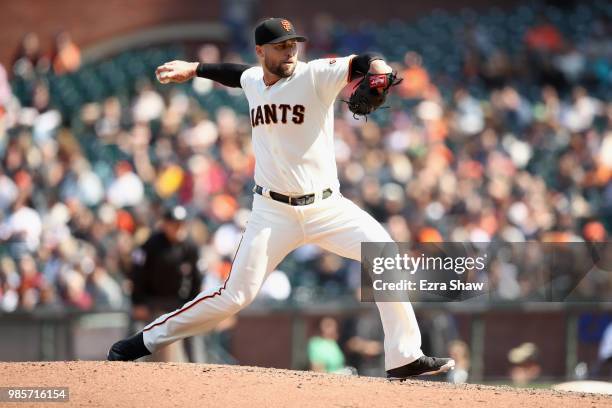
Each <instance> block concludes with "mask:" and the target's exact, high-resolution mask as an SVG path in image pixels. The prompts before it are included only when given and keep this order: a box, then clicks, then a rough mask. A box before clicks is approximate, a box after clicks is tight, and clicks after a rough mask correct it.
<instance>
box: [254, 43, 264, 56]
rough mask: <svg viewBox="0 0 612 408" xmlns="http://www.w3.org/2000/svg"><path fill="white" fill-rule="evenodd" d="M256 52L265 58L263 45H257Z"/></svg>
mask: <svg viewBox="0 0 612 408" xmlns="http://www.w3.org/2000/svg"><path fill="white" fill-rule="evenodd" d="M255 54H257V56H258V57H260V58H263V57H264V48H263V47H262V46H261V45H256V46H255Z"/></svg>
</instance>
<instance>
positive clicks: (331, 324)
mask: <svg viewBox="0 0 612 408" xmlns="http://www.w3.org/2000/svg"><path fill="white" fill-rule="evenodd" d="M318 329H319V334H318V335H316V336H314V337H311V338H310V340H308V361H309V362H310V369H311V370H313V371H323V372H327V373H336V372H342V370H343V369H344V368H345V364H344V354H342V350H341V349H340V346H339V345H338V322H337V321H336V319H334V318H333V317H323V318H322V319H321V320H320V321H319V326H318Z"/></svg>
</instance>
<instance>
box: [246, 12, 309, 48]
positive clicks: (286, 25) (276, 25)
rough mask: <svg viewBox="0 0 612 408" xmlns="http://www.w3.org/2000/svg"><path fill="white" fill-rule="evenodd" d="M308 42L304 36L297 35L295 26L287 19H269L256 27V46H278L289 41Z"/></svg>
mask: <svg viewBox="0 0 612 408" xmlns="http://www.w3.org/2000/svg"><path fill="white" fill-rule="evenodd" d="M294 39H295V40H298V41H299V42H304V41H306V40H307V38H306V37H304V36H302V35H297V34H296V32H295V28H293V24H291V22H290V21H289V20H287V19H286V18H278V17H274V18H268V19H265V20H263V21H262V22H261V23H259V24H258V25H257V27H255V44H256V45H264V44H276V43H280V42H283V41H287V40H294Z"/></svg>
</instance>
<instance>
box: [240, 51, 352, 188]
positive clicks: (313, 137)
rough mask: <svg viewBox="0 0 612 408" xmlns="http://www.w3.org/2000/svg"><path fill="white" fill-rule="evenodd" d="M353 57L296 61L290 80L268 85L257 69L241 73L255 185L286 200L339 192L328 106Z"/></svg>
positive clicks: (331, 113)
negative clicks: (247, 105)
mask: <svg viewBox="0 0 612 408" xmlns="http://www.w3.org/2000/svg"><path fill="white" fill-rule="evenodd" d="M352 58H353V56H352V55H351V56H349V57H344V58H326V59H318V60H313V61H310V62H308V63H305V62H301V61H298V63H297V65H296V67H295V71H294V72H293V75H292V76H290V77H288V78H282V79H280V80H279V81H277V82H276V83H274V84H273V85H271V86H266V85H265V84H264V81H263V69H262V67H260V66H257V67H252V68H249V69H247V70H246V71H244V72H243V73H242V76H241V77H240V84H241V86H242V89H243V90H244V93H245V95H246V97H247V100H248V101H249V110H250V117H251V126H252V132H253V150H254V154H255V182H256V183H257V184H258V185H260V186H262V187H265V188H268V189H270V190H272V191H276V192H279V193H284V194H289V195H301V194H309V193H316V192H319V191H321V190H324V189H326V188H328V187H330V188H332V189H333V190H336V191H337V190H338V188H339V182H338V172H337V169H336V156H335V151H334V108H333V106H334V101H335V99H336V96H337V95H338V93H339V92H340V91H341V90H342V88H344V87H345V86H346V85H347V83H348V79H349V73H350V64H351V60H352Z"/></svg>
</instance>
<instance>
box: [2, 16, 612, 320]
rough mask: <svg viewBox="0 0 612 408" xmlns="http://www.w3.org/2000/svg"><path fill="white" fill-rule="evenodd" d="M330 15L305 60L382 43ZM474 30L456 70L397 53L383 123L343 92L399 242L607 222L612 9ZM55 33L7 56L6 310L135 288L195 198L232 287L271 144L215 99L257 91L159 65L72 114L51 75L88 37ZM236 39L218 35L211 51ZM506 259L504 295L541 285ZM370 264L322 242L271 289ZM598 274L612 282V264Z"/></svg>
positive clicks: (347, 142) (330, 289)
mask: <svg viewBox="0 0 612 408" xmlns="http://www.w3.org/2000/svg"><path fill="white" fill-rule="evenodd" d="M315 23H316V27H314V28H313V34H314V35H312V36H311V37H312V39H313V41H312V44H310V45H308V46H307V47H309V48H306V49H304V50H303V51H304V53H305V54H304V55H303V59H305V58H306V59H310V58H314V57H317V56H322V55H330V54H333V53H335V52H339V50H344V49H346V48H350V47H352V46H353V47H354V51H355V52H358V51H361V50H362V49H365V48H372V49H376V48H377V45H378V44H379V43H377V37H376V32H377V31H376V30H383V29H384V27H382V26H376V25H368V26H367V27H366V28H363V29H360V30H361V31H359V30H356V31H355V30H354V31H351V30H344V31H337V32H329V33H328V34H329V35H323V34H322V33H325V29H329V30H332V29H333V27H334V26H335V24H334V21H333V19H332V18H331V17H329V16H326V17H321V18H320V19H318V20H317V21H316V22H315ZM461 28H462V32H461V33H459V34H461V35H462V37H461V38H462V39H461V41H462V43H461V44H462V50H463V54H462V56H461V62H462V65H461V66H460V67H459V71H458V72H457V74H456V75H455V76H453V77H451V76H449V75H448V74H447V73H444V72H442V71H439V70H438V69H436V68H430V67H428V59H427V53H419V52H416V51H415V50H404V51H403V52H402V54H401V58H395V59H392V60H391V62H392V65H393V66H394V67H395V68H396V69H397V70H398V71H400V72H401V76H403V77H404V78H405V79H404V82H403V83H402V85H401V87H400V88H399V89H398V90H397V91H394V94H393V95H392V96H391V98H390V99H389V101H388V104H389V105H390V108H389V109H385V110H382V111H380V112H378V113H377V115H376V116H375V117H374V119H373V120H372V119H371V120H368V121H367V122H366V121H363V120H362V121H359V120H355V119H354V118H353V117H352V115H351V114H350V112H349V111H348V110H347V107H346V105H345V104H341V103H337V105H336V108H337V115H336V122H335V130H336V157H337V162H338V173H339V177H340V181H341V185H342V193H343V195H345V196H346V197H348V198H349V199H351V200H353V201H354V202H356V203H357V204H358V205H359V206H360V207H362V208H364V209H365V210H367V211H368V212H369V213H370V214H372V215H373V216H374V217H375V218H376V219H377V220H379V221H380V222H382V223H384V225H385V227H386V228H387V229H388V230H389V232H390V233H391V235H392V237H393V238H394V239H395V240H396V241H414V242H436V241H442V240H449V241H461V242H466V241H472V242H489V241H500V240H501V241H509V242H522V241H531V240H537V241H544V242H570V241H575V240H586V241H604V240H606V239H607V237H608V235H609V231H610V229H611V227H612V102H611V101H610V100H609V95H610V94H609V93H608V94H607V95H608V96H607V97H606V93H605V92H603V93H602V90H604V91H606V90H607V91H609V90H610V89H612V63H610V61H612V48H611V47H610V39H611V38H612V24H611V20H610V19H609V18H606V17H605V16H601V17H600V18H598V19H597V21H596V22H594V23H593V24H592V26H591V31H590V32H588V33H586V34H585V37H584V38H582V39H581V42H580V43H573V42H572V41H571V39H570V38H566V37H565V36H564V33H562V32H561V31H560V30H559V29H557V27H556V26H555V24H554V23H553V22H551V21H548V20H545V19H543V20H538V21H537V22H535V23H534V24H533V25H532V26H530V27H528V28H527V29H526V30H525V31H524V33H523V37H522V38H523V41H522V43H521V44H517V50H518V51H517V52H519V54H512V53H511V52H510V51H509V50H507V49H504V48H498V46H497V44H496V43H495V41H492V40H491V39H492V38H493V35H492V34H491V35H489V33H488V32H487V31H486V30H485V29H483V28H482V27H479V26H478V25H477V24H475V23H471V22H469V21H467V22H465V24H464V25H463V26H462V27H461ZM314 29H317V31H314ZM307 34H308V33H307ZM449 45H450V46H453V45H452V44H449ZM39 48H40V47H39V46H38V40H37V39H36V37H35V36H33V37H32V35H28V36H26V37H25V38H24V42H23V44H22V45H21V47H20V50H19V52H18V54H17V57H16V58H15V61H14V64H13V66H11V67H8V69H5V68H2V67H1V66H0V153H1V155H0V156H1V157H2V162H1V165H0V311H5V312H11V311H15V310H20V309H22V310H32V309H34V308H53V307H65V306H69V307H74V308H77V309H79V310H90V309H93V308H120V307H126V306H128V303H129V302H128V300H127V299H128V298H129V294H130V292H131V280H130V273H131V270H132V265H133V253H134V251H135V249H136V248H137V247H138V246H139V245H141V244H142V243H143V242H145V241H146V239H147V237H148V236H149V235H150V234H151V231H153V230H154V228H155V227H156V226H157V224H158V222H159V220H160V219H161V214H162V213H163V211H164V207H165V206H167V205H176V204H180V205H182V206H184V207H185V208H186V209H187V211H188V215H189V223H188V232H189V234H188V235H189V239H190V240H192V241H193V242H194V243H195V244H196V245H197V246H198V248H200V254H199V255H200V261H199V262H200V267H199V269H200V270H201V271H203V273H204V275H205V279H204V285H205V286H209V287H215V286H218V285H219V284H220V282H223V280H224V279H225V278H226V277H227V274H228V273H229V269H230V265H231V258H232V256H233V253H234V251H235V249H236V246H237V243H238V241H239V238H240V235H241V231H242V229H243V228H244V226H245V222H246V220H247V219H248V216H249V210H250V204H251V199H252V192H251V188H252V186H253V169H254V160H255V159H254V157H253V153H252V148H251V141H250V123H249V119H248V114H247V112H246V110H241V109H237V108H235V107H234V106H231V104H228V105H227V106H215V107H214V108H211V106H210V105H207V103H206V98H207V95H210V96H211V97H212V96H213V95H218V94H219V92H221V93H223V94H225V95H226V96H227V97H228V98H229V99H230V100H237V99H240V98H243V96H242V94H241V91H240V90H238V91H236V90H225V89H222V88H221V87H219V86H218V85H215V84H212V83H210V82H209V81H206V80H203V79H196V80H195V81H194V82H193V84H192V85H189V87H190V89H189V90H187V88H185V87H179V86H177V87H173V86H166V87H159V86H158V85H157V84H154V83H153V82H151V81H150V79H149V78H152V77H153V74H152V73H151V76H150V77H149V78H142V80H141V81H139V82H138V83H137V84H134V86H135V92H134V93H133V95H132V96H131V97H130V98H127V99H126V98H121V97H118V96H111V97H108V98H105V99H103V100H99V101H90V102H89V103H86V104H83V105H82V106H81V107H80V109H79V111H78V115H75V116H74V117H66V116H65V114H63V112H62V111H61V110H58V109H56V106H55V105H54V100H53V98H52V96H51V93H50V89H49V83H48V82H45V81H44V80H40V78H41V76H43V75H45V74H44V73H45V72H48V71H49V70H51V71H52V72H53V73H54V75H56V76H57V75H62V74H64V73H67V72H71V71H74V70H77V69H78V67H79V64H80V56H79V51H78V47H76V45H74V43H73V42H72V41H71V40H70V37H69V35H68V34H65V33H63V34H62V35H60V36H58V39H57V51H56V52H54V53H52V54H51V55H52V56H51V57H43V56H42V53H41V51H40V49H39ZM244 51H245V55H248V50H244ZM222 55H223V50H222V49H221V50H220V49H219V48H218V47H217V46H215V45H206V46H205V47H203V48H202V49H201V50H200V52H199V53H198V55H197V57H198V58H199V59H200V60H203V61H205V62H215V61H218V60H220V59H221V60H227V58H221V56H222ZM238 55H239V54H232V56H231V60H232V61H240V57H239V56H238ZM192 58H193V57H192ZM250 58H252V56H251V57H250ZM16 78H18V79H19V80H20V81H26V82H28V83H30V84H31V87H30V88H29V89H30V90H31V91H30V92H29V94H28V95H27V97H24V98H21V99H18V98H16V97H14V96H13V95H12V92H11V79H13V80H15V79H16ZM53 78H55V77H51V79H50V80H53ZM534 90H535V91H534ZM349 91H350V88H349V87H347V88H346V89H345V90H344V95H343V96H344V97H346V94H347V93H348V92H349ZM193 95H198V96H199V97H198V98H196V97H194V96H193ZM201 101H204V102H203V103H200V102H201ZM236 106H238V105H236ZM502 269H503V270H501V271H500V273H501V274H503V277H501V278H500V279H499V281H500V282H503V283H504V285H512V287H516V288H518V289H517V290H515V291H510V292H508V291H506V292H504V294H502V297H505V298H507V299H512V298H518V297H519V296H521V294H524V293H528V292H529V291H530V290H533V289H534V287H535V286H536V285H537V284H538V283H537V282H531V281H530V279H529V276H527V273H528V272H527V271H526V270H520V269H518V268H502ZM359 279H360V271H359V266H358V265H356V264H355V263H354V262H349V261H346V260H343V259H341V258H339V257H337V256H335V255H332V254H326V253H322V251H321V250H319V249H318V248H316V247H310V246H308V247H303V248H301V249H299V250H297V251H295V252H294V253H293V254H291V255H290V256H289V257H288V258H287V259H286V260H285V261H284V262H283V263H282V264H281V265H280V266H279V270H278V271H275V273H274V274H273V275H272V278H271V279H270V281H269V282H267V283H266V285H265V286H264V288H263V290H262V298H263V299H273V300H276V301H286V300H292V301H308V300H310V299H313V296H325V295H329V296H338V295H342V294H348V295H350V296H352V295H353V294H354V292H355V291H356V290H357V289H358V287H359ZM589 279H594V282H596V283H597V285H594V286H593V287H596V289H597V290H598V291H600V293H599V294H600V295H601V294H604V295H606V294H607V295H612V280H611V278H610V274H609V273H608V274H607V275H606V274H604V275H602V274H597V273H595V274H593V275H592V278H589ZM501 286H502V285H500V290H501V289H502V288H501ZM504 287H507V286H504ZM508 293H509V294H508Z"/></svg>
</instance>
